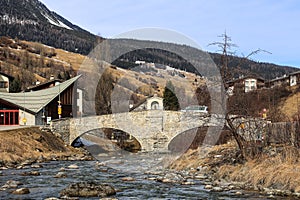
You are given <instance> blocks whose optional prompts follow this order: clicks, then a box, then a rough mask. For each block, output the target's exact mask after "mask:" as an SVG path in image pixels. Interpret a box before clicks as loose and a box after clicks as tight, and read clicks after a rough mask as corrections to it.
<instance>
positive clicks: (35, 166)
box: [31, 164, 43, 168]
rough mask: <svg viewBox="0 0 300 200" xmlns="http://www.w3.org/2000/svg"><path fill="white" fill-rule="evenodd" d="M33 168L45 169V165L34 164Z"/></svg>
mask: <svg viewBox="0 0 300 200" xmlns="http://www.w3.org/2000/svg"><path fill="white" fill-rule="evenodd" d="M31 168H43V165H38V164H34V165H31Z"/></svg>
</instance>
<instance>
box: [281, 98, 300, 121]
mask: <svg viewBox="0 0 300 200" xmlns="http://www.w3.org/2000/svg"><path fill="white" fill-rule="evenodd" d="M282 104H283V105H282V107H281V108H280V109H281V111H282V113H284V114H285V115H286V116H287V117H288V118H289V119H292V118H293V117H294V116H295V115H296V114H297V113H298V111H299V105H300V93H299V92H298V93H296V94H294V95H292V96H290V97H288V98H287V99H286V100H285V101H284V102H283V103H282Z"/></svg>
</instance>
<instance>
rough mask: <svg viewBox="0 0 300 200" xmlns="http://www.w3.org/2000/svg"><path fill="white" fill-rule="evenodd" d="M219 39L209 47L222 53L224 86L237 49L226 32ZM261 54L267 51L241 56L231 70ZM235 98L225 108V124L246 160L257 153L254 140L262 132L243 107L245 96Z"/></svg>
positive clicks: (221, 70)
mask: <svg viewBox="0 0 300 200" xmlns="http://www.w3.org/2000/svg"><path fill="white" fill-rule="evenodd" d="M219 37H221V38H222V41H221V42H213V43H211V44H209V45H214V46H217V47H218V48H219V52H221V53H222V55H221V61H220V62H221V63H220V64H219V65H218V66H219V68H220V73H221V76H222V80H223V83H224V85H226V83H227V81H229V80H231V79H232V78H233V76H232V74H233V73H232V72H233V69H230V70H229V57H230V56H233V55H235V52H233V51H232V50H233V48H235V47H237V45H236V44H234V43H232V41H231V38H230V37H229V36H228V35H227V33H226V32H224V34H222V35H220V36H219ZM261 52H267V51H265V50H262V49H257V50H255V51H252V52H251V53H250V54H248V55H247V56H243V57H242V59H240V62H239V63H238V64H236V65H235V66H234V67H232V68H234V69H237V70H239V68H240V66H241V65H242V64H243V62H245V61H246V60H247V59H249V58H250V57H251V56H253V55H255V54H258V53H261ZM267 53H269V52H267ZM237 97H238V98H237V99H234V103H233V105H234V106H229V107H228V108H227V111H226V114H225V120H226V123H227V128H228V129H229V131H230V132H231V134H232V136H233V138H234V139H235V141H236V143H237V145H238V147H239V149H240V152H241V156H242V157H243V158H244V159H246V158H247V157H248V156H249V155H250V156H252V155H253V154H254V153H257V152H258V151H257V148H258V146H257V145H256V142H257V141H256V138H257V139H259V138H258V136H257V135H259V134H260V133H261V132H262V130H258V126H256V125H257V124H258V122H257V118H254V117H253V116H250V115H249V112H248V111H249V110H248V109H249V107H248V106H245V105H244V104H245V103H247V102H246V101H245V100H246V99H247V98H246V97H245V95H243V94H240V95H237ZM258 121H259V120H258ZM246 124H247V126H246ZM255 127H256V128H255ZM259 128H261V126H259ZM242 133H246V134H247V136H248V138H247V139H245V134H244V135H243V134H242ZM249 147H250V151H249ZM251 147H252V149H251ZM253 152H254V153H253Z"/></svg>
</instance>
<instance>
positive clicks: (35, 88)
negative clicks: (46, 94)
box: [26, 79, 62, 91]
mask: <svg viewBox="0 0 300 200" xmlns="http://www.w3.org/2000/svg"><path fill="white" fill-rule="evenodd" d="M56 82H59V83H61V82H62V80H60V79H52V80H48V81H46V82H44V83H40V84H38V85H33V86H30V87H27V89H26V91H31V90H33V91H35V90H38V89H39V88H43V87H48V86H49V85H51V84H54V83H56Z"/></svg>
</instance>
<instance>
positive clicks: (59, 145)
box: [0, 128, 77, 163]
mask: <svg viewBox="0 0 300 200" xmlns="http://www.w3.org/2000/svg"><path fill="white" fill-rule="evenodd" d="M76 152H77V150H76V149H73V148H71V147H66V146H65V144H64V143H63V141H62V140H60V139H58V138H57V137H56V136H54V135H53V134H51V133H47V132H43V131H41V130H39V128H24V129H18V130H10V131H2V132H0V161H2V162H4V163H7V162H21V161H24V160H26V159H37V158H39V157H40V156H43V157H44V158H46V159H47V158H50V157H51V156H53V155H55V156H64V155H66V156H68V155H73V154H75V153H76Z"/></svg>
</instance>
